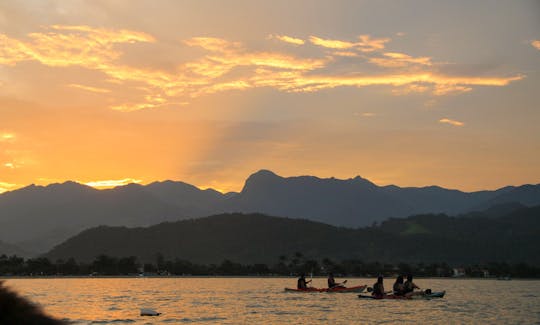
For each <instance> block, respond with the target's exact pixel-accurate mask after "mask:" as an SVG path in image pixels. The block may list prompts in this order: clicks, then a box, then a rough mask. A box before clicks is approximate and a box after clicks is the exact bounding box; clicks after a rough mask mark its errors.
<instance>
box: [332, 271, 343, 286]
mask: <svg viewBox="0 0 540 325" xmlns="http://www.w3.org/2000/svg"><path fill="white" fill-rule="evenodd" d="M328 288H329V289H332V288H345V286H344V285H343V283H336V280H335V279H334V274H332V272H330V273H328Z"/></svg>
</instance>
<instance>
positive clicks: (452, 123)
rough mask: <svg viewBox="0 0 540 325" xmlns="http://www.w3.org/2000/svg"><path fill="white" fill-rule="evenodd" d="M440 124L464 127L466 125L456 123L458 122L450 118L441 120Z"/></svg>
mask: <svg viewBox="0 0 540 325" xmlns="http://www.w3.org/2000/svg"><path fill="white" fill-rule="evenodd" d="M439 123H444V124H450V125H453V126H464V125H465V123H463V122H460V121H456V120H451V119H448V118H442V119H440V120H439Z"/></svg>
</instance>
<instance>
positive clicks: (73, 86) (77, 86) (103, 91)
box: [67, 84, 111, 93]
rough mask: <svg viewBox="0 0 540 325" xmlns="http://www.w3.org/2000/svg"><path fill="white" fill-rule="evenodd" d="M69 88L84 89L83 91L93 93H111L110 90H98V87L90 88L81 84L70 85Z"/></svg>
mask: <svg viewBox="0 0 540 325" xmlns="http://www.w3.org/2000/svg"><path fill="white" fill-rule="evenodd" d="M67 86H68V87H70V88H77V89H82V90H86V91H90V92H93V93H110V92H111V91H110V90H109V89H104V88H96V87H90V86H85V85H79V84H69V85H67Z"/></svg>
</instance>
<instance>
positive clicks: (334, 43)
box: [309, 36, 355, 50]
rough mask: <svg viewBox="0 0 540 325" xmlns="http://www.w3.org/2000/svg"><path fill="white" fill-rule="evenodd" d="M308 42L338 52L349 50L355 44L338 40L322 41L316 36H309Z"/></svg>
mask: <svg viewBox="0 0 540 325" xmlns="http://www.w3.org/2000/svg"><path fill="white" fill-rule="evenodd" d="M309 41H310V42H311V43H313V44H315V45H318V46H322V47H326V48H330V49H338V50H344V49H350V48H352V47H354V46H355V43H351V42H347V41H340V40H331V39H323V38H319V37H316V36H310V37H309Z"/></svg>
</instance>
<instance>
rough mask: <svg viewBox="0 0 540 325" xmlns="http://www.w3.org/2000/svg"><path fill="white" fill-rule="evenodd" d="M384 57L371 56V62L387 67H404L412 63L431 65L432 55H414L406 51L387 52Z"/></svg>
mask: <svg viewBox="0 0 540 325" xmlns="http://www.w3.org/2000/svg"><path fill="white" fill-rule="evenodd" d="M383 56H384V57H382V58H381V57H375V58H370V59H369V62H371V63H373V64H376V65H378V66H381V67H385V68H402V67H407V66H410V65H425V66H431V65H432V63H431V58H430V57H426V56H424V57H416V58H415V57H412V56H410V55H407V54H404V53H397V52H387V53H383Z"/></svg>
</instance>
